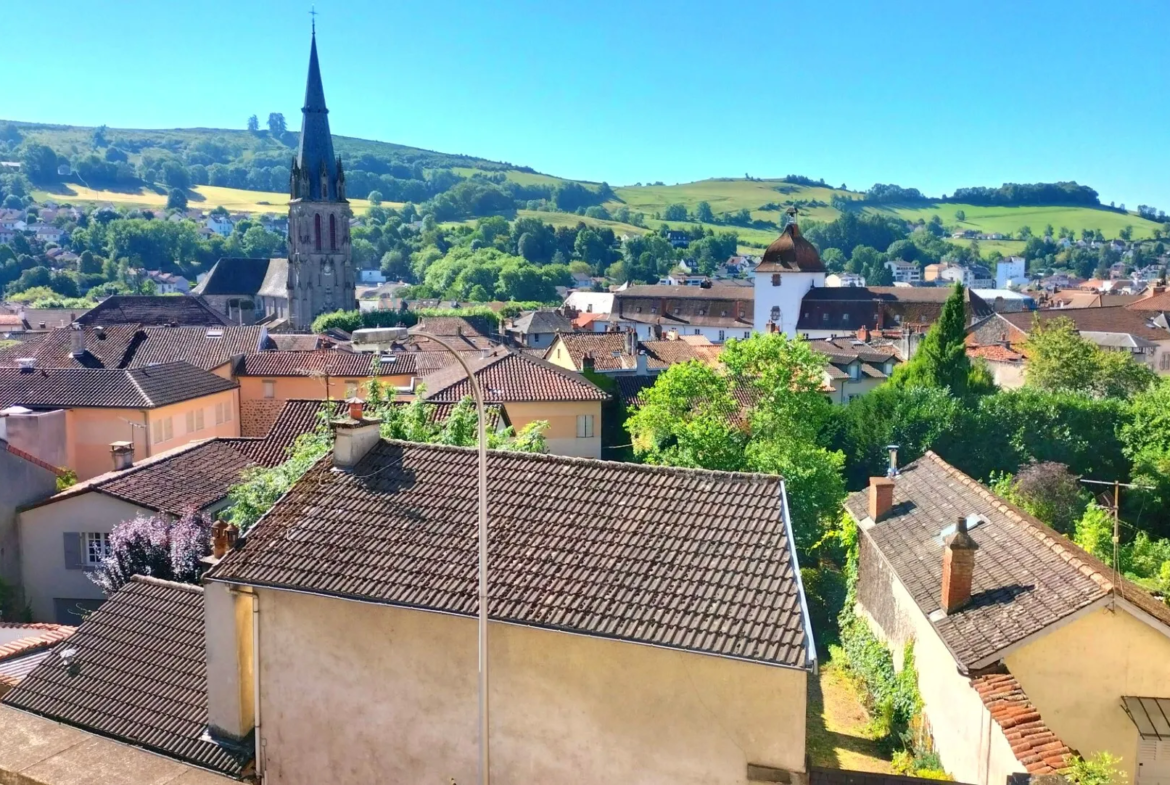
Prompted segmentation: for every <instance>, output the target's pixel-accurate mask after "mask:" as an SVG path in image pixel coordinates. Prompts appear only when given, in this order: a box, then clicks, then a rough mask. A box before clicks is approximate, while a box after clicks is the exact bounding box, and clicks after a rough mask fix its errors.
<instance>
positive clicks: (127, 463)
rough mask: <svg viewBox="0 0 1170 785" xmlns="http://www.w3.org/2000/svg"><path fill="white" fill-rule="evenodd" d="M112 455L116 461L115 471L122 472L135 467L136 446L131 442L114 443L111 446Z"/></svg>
mask: <svg viewBox="0 0 1170 785" xmlns="http://www.w3.org/2000/svg"><path fill="white" fill-rule="evenodd" d="M110 455H111V456H112V457H113V459H114V471H116V472H120V471H122V470H123V469H129V468H130V467H131V466H133V465H134V444H133V443H131V442H113V443H111V444H110Z"/></svg>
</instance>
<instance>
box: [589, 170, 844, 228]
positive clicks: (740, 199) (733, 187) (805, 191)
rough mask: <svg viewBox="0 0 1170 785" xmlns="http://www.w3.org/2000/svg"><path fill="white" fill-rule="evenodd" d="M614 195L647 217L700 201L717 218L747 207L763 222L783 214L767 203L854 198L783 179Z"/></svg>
mask: <svg viewBox="0 0 1170 785" xmlns="http://www.w3.org/2000/svg"><path fill="white" fill-rule="evenodd" d="M614 192H615V193H616V194H617V196H618V198H619V199H621V200H622V203H624V204H625V205H626V206H627V207H629V208H630V209H631V210H641V211H642V212H644V213H646V214H648V215H650V214H653V213H655V212H663V211H665V210H666V208H667V206H668V205H672V204H681V205H683V206H684V207H686V208H687V210H688V211H693V210H694V209H695V208H696V207H698V205H699V202H707V203H708V204H710V205H711V210H712V211H714V212H715V213H716V214H717V215H718V214H719V213H725V212H736V211H738V210H742V209H744V208H746V209H748V210H751V212H752V218H755V219H757V220H764V221H778V220H779V218H780V212H781V211H780V210H761V209H760V208H761V207H762V206H763V205H765V204H769V203H775V204H777V205H781V204H783V203H785V202H793V201H805V202H810V201H818V202H825V203H828V202H830V201H831V200H832V198H833V196H835V195H840V196H851V195H852V194H850V193H849V192H848V191H840V190H837V189H834V188H815V187H808V186H803V185H792V184H790V183H785V182H784V181H782V180H742V179H733V178H726V179H724V178H719V179H714V180H700V181H698V182H695V183H681V184H678V185H631V186H623V187H621V188H615V189H614ZM618 206H619V203H618V202H610V203H608V204H607V205H606V207H608V208H610V209H613V208H616V207H618ZM801 214H802V215H804V216H806V217H808V218H815V219H819V220H827V221H831V220H832V219H834V218H836V217H837V215H838V212H837V211H836V210H834V209H833V208H831V207H814V208H811V209H807V210H805V209H802V210H801Z"/></svg>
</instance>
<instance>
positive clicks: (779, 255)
mask: <svg viewBox="0 0 1170 785" xmlns="http://www.w3.org/2000/svg"><path fill="white" fill-rule="evenodd" d="M755 272H757V273H823V272H825V265H824V262H822V261H821V255H820V254H819V253H817V249H816V246H815V245H813V244H812V243H810V242H809V241H808V240H806V239H804V236H803V235H802V234H801V233H800V227H799V226H797V225H796V222H795V221H793V222H791V223H789V224H788V225H787V226H785V227H784V231H782V232H780V236H779V237H777V238H776V239H775V240H773V241H772V244H771V245H769V246H768V248H767V250H765V251H764V256H763V258H762V259H760V264H759V265H758V266H757V267H756V269H755Z"/></svg>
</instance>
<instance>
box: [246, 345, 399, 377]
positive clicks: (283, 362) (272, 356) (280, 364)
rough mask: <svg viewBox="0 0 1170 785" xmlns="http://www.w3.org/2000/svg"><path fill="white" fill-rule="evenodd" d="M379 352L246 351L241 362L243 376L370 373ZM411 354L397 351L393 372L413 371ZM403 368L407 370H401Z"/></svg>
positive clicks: (332, 350)
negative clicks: (399, 353)
mask: <svg viewBox="0 0 1170 785" xmlns="http://www.w3.org/2000/svg"><path fill="white" fill-rule="evenodd" d="M376 358H377V355H374V354H367V353H355V352H343V351H339V350H337V349H318V350H317V351H313V352H256V353H254V354H249V355H246V356H245V357H244V359H243V361H242V362H241V363H240V366H239V369H238V371H237V375H239V376H315V375H318V374H328V375H330V376H369V375H370V370H371V368H372V367H373V363H374V360H375V359H376ZM412 359H413V358H411V356H410V355H409V354H401V355H395V362H394V363H381V364H380V365H379V367H382V368H385V367H387V366H389V367H390V368H392V370H390V371H384V373H389V374H403V373H413V372H414V367H415V363H414V362H412ZM399 368H401V369H403V370H398V369H399Z"/></svg>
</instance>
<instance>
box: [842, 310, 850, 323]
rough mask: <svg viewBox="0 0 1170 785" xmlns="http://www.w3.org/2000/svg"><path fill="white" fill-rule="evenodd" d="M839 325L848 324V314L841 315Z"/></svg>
mask: <svg viewBox="0 0 1170 785" xmlns="http://www.w3.org/2000/svg"><path fill="white" fill-rule="evenodd" d="M841 324H849V314H847V313H843V314H841Z"/></svg>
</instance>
